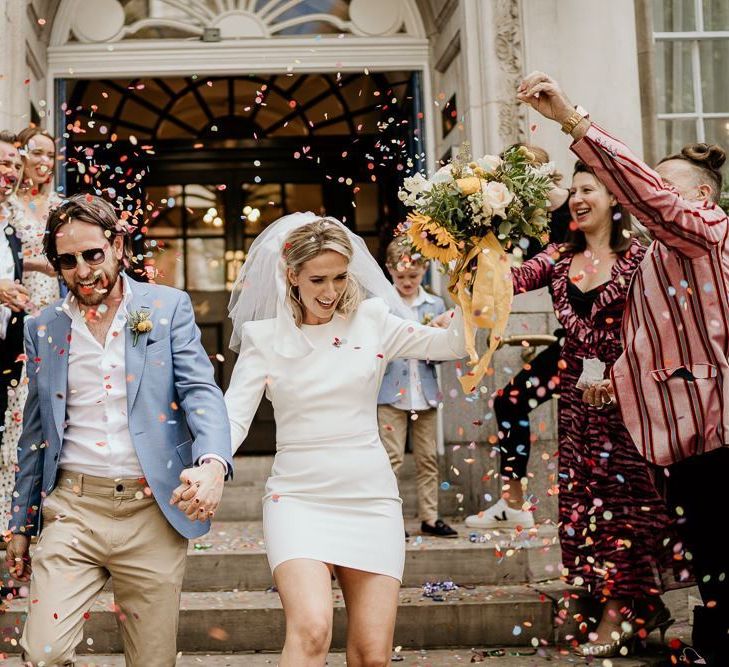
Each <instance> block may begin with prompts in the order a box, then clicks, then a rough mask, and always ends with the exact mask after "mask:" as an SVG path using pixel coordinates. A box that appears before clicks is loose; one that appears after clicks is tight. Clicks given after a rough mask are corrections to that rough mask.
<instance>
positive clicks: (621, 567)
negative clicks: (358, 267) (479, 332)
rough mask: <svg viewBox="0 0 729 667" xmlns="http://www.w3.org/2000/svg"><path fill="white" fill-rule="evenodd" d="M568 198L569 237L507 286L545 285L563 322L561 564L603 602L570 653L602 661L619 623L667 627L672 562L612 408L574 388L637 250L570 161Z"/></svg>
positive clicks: (617, 318) (641, 469)
mask: <svg viewBox="0 0 729 667" xmlns="http://www.w3.org/2000/svg"><path fill="white" fill-rule="evenodd" d="M569 206H570V211H571V214H572V219H573V223H572V225H571V229H572V231H571V236H570V238H569V239H568V242H567V243H565V244H560V245H558V244H552V245H549V246H548V247H547V248H546V249H545V250H544V251H543V252H541V253H540V254H538V255H537V256H536V257H534V258H533V259H530V260H529V261H527V262H524V264H522V266H521V267H519V268H514V269H513V282H514V289H515V292H517V293H519V292H529V291H531V290H535V289H539V288H541V287H545V286H548V287H549V288H550V291H551V293H552V299H553V303H554V309H555V314H556V316H557V319H558V320H559V322H560V324H561V325H562V327H564V329H565V330H566V336H565V342H564V347H563V348H562V352H561V359H560V363H559V368H560V371H559V388H560V399H559V416H558V424H559V426H558V429H559V524H560V542H561V546H562V563H563V568H564V570H563V572H564V573H565V574H566V578H567V580H568V581H569V582H570V583H572V584H575V585H579V586H583V587H585V588H587V590H588V591H589V592H590V593H591V595H592V596H594V598H595V599H596V600H597V601H599V602H601V603H602V605H603V607H602V608H603V612H602V617H601V618H600V621H599V623H598V625H597V628H596V629H595V630H594V632H591V633H590V635H589V641H586V642H585V643H582V644H580V645H579V646H578V647H576V650H577V652H578V653H579V654H581V655H585V656H588V655H596V656H603V657H608V656H610V655H618V654H619V652H620V651H621V649H622V648H623V646H624V645H626V644H627V643H628V642H629V636H628V635H630V634H631V633H632V628H631V630H630V631H626V624H625V623H626V621H627V622H628V623H631V624H633V627H636V621H637V622H638V623H644V624H645V625H644V626H643V627H644V631H648V632H649V631H650V630H652V629H656V628H659V629H661V630H662V631H663V630H665V628H666V627H668V625H669V624H670V623H671V619H670V614H669V612H668V610H667V609H666V608H665V607H664V606H663V604H662V602H661V600H660V598H659V597H658V596H659V595H660V593H662V592H663V591H662V587H661V577H660V573H661V571H662V570H664V569H665V568H666V567H669V566H670V556H671V555H670V550H669V549H667V548H666V547H665V546H664V540H666V538H667V535H668V527H669V524H670V519H669V516H668V512H667V510H666V508H665V506H664V503H663V501H662V500H661V498H660V496H659V494H658V492H657V491H656V489H655V486H654V483H653V479H652V477H651V473H650V470H649V468H648V465H647V464H646V462H645V460H644V459H643V458H642V457H641V456H640V454H639V453H638V450H637V448H636V447H635V445H634V444H633V442H632V440H631V438H630V435H629V434H628V432H627V431H626V429H625V427H624V426H623V424H622V421H621V417H620V413H619V411H618V410H617V409H616V407H615V405H609V406H607V407H605V408H604V409H602V410H598V409H596V408H593V407H590V406H587V405H586V404H585V403H583V402H582V392H583V390H582V389H578V387H577V384H578V380H579V378H580V376H581V374H582V372H583V359H598V360H599V361H601V362H602V363H603V364H604V365H605V366H604V374H605V375H604V376H607V373H609V369H610V367H611V366H612V364H613V363H614V362H615V360H616V359H617V358H618V357H619V356H620V353H621V352H622V348H621V344H620V327H621V322H622V316H623V309H624V305H625V298H626V295H627V292H628V286H629V284H630V280H631V277H632V275H633V273H634V272H635V270H636V269H637V267H638V265H639V264H640V262H641V260H642V259H643V256H644V254H645V248H644V247H643V246H642V244H641V243H640V242H639V241H638V240H637V239H636V238H633V237H632V235H631V234H630V219H629V217H628V216H627V214H623V211H622V210H621V207H620V206H619V205H618V203H617V201H616V200H615V198H614V197H613V196H612V195H611V194H610V193H609V192H608V191H607V189H606V188H605V186H604V185H603V184H602V183H601V182H600V181H599V180H598V179H597V178H596V177H595V175H594V174H593V173H592V171H591V170H590V169H589V168H588V167H586V166H585V165H584V164H582V163H580V162H578V163H577V165H576V167H575V174H574V177H573V183H572V188H571V190H570V202H569ZM588 366H589V364H588ZM663 554H665V556H663ZM639 619H640V620H639ZM583 639H584V637H583ZM623 650H625V649H623Z"/></svg>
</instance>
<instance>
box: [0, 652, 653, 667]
mask: <svg viewBox="0 0 729 667" xmlns="http://www.w3.org/2000/svg"><path fill="white" fill-rule="evenodd" d="M532 650H535V649H532ZM532 650H524V649H519V648H508V647H507V648H505V649H503V651H504V654H505V655H503V656H499V657H497V656H496V655H493V654H494V653H495V651H496V649H494V648H493V647H492V648H478V649H475V651H474V650H471V649H440V650H438V649H436V650H423V651H405V650H404V651H398V652H397V653H395V654H394V655H395V656H396V661H393V664H397V665H403V666H404V667H415V666H417V667H456V666H457V665H467V664H469V663H470V662H471V658H472V657H474V656H477V657H478V653H477V652H487V651H488V652H491V654H492V656H490V657H489V656H488V654H487V657H486V658H485V659H484V661H483V664H485V665H493V666H494V667H539V666H540V665H545V666H546V665H548V666H549V667H575V665H576V664H585V663H584V662H582V661H579V662H577V661H576V660H577V659H576V658H575V657H574V656H571V655H570V654H569V652H568V651H566V650H558V649H555V648H551V647H543V648H540V649H539V650H538V651H536V652H535V654H533V655H532ZM280 657H281V654H279V653H223V654H214V653H207V654H206V653H189V654H187V655H181V656H180V657H179V658H178V659H177V662H176V667H199V666H202V667H271V666H272V665H277V664H278V662H279V659H280ZM663 659H664V657H663V656H662V655H661V654H660V653H658V652H657V651H655V650H652V651H651V652H650V653H647V652H646V653H644V654H640V655H636V656H635V657H631V658H612V659H611V660H610V664H612V665H613V667H653V666H654V665H655V666H657V665H658V664H659V661H660V660H663ZM326 664H327V667H346V664H347V661H346V656H345V654H344V653H330V654H329V656H328V657H327V663H326ZM593 664H594V665H596V666H597V665H598V664H599V663H597V662H595V663H593ZM2 665H3V666H6V667H22V663H21V661H20V658H19V657H17V656H15V657H12V658H9V659H8V660H5V661H3V662H2ZM77 667H125V664H124V656H123V655H84V656H82V657H80V658H79V661H78V663H77Z"/></svg>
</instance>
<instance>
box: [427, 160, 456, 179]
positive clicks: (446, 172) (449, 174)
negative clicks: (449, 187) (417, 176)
mask: <svg viewBox="0 0 729 667" xmlns="http://www.w3.org/2000/svg"><path fill="white" fill-rule="evenodd" d="M430 182H431V183H452V182H453V171H452V165H450V164H447V165H446V166H445V167H441V168H440V169H438V171H436V172H435V173H434V174H433V175H432V176H431V177H430Z"/></svg>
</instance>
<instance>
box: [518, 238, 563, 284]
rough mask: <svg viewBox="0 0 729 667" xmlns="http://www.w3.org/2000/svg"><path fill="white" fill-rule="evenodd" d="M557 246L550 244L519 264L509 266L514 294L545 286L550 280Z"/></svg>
mask: <svg viewBox="0 0 729 667" xmlns="http://www.w3.org/2000/svg"><path fill="white" fill-rule="evenodd" d="M556 253H557V246H556V245H554V244H553V245H550V246H548V247H547V248H545V249H544V250H542V252H540V253H539V254H538V255H535V256H534V257H532V258H531V259H528V260H527V261H526V262H524V263H523V264H522V265H521V266H512V267H511V282H512V283H513V285H514V294H523V293H524V292H531V291H533V290H536V289H540V288H542V287H546V286H547V285H549V283H550V282H551V281H552V272H553V271H554V262H555V256H556Z"/></svg>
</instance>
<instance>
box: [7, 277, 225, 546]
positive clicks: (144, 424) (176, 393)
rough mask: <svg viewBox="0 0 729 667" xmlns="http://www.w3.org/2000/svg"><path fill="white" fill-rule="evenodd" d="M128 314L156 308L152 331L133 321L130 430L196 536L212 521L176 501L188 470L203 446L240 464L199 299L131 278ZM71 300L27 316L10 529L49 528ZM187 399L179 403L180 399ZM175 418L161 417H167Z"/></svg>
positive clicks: (179, 520)
mask: <svg viewBox="0 0 729 667" xmlns="http://www.w3.org/2000/svg"><path fill="white" fill-rule="evenodd" d="M128 284H129V285H130V289H131V291H132V299H131V302H130V303H129V306H128V310H129V312H134V311H137V310H141V309H147V310H149V311H150V314H151V320H152V323H153V327H152V331H150V332H149V333H148V334H140V336H139V340H138V342H137V345H136V346H133V345H132V342H133V334H132V332H131V331H129V328H128V327H125V328H124V334H125V339H126V351H125V363H126V369H125V371H126V376H127V382H128V384H127V410H128V414H129V432H130V435H131V438H132V442H133V444H134V449H135V450H136V452H137V457H138V458H139V463H140V464H141V467H142V471H143V472H144V476H145V478H146V480H147V483H148V484H149V487H150V488H151V489H152V493H153V495H154V498H155V500H156V501H157V504H158V505H159V507H160V509H161V510H162V512H163V514H164V515H165V517H166V518H167V520H168V521H169V522H170V524H172V526H173V527H174V528H175V529H176V530H177V532H178V533H180V534H181V535H182V536H183V537H187V538H195V537H199V536H200V535H204V534H205V533H207V532H208V530H209V529H210V524H209V522H206V523H201V522H199V521H195V522H193V521H190V520H189V519H188V518H187V517H186V516H185V514H184V513H183V512H181V511H180V510H179V509H178V508H177V507H176V506H174V507H173V506H172V505H170V496H171V495H172V490H173V489H174V488H175V487H176V486H178V485H179V483H180V480H179V478H180V473H181V472H182V470H183V469H185V468H189V467H190V466H192V465H193V464H194V463H195V462H197V461H198V459H199V458H200V456H202V455H203V454H217V455H218V456H220V457H221V458H223V459H224V460H225V461H227V462H228V466H229V467H228V470H229V473H231V472H232V470H233V461H232V456H231V451H230V426H229V423H228V414H227V412H226V409H225V403H224V402H223V394H222V392H221V391H220V389H219V388H218V386H217V385H216V384H215V379H214V377H213V367H212V364H211V363H210V360H209V359H208V356H207V354H206V353H205V350H204V349H203V347H202V344H201V343H200V330H199V329H198V328H197V326H196V325H195V317H194V314H193V310H192V303H191V302H190V297H189V296H188V295H187V294H186V293H185V292H181V291H180V290H176V289H172V288H171V287H163V286H159V285H148V284H146V283H139V282H135V281H134V280H129V281H128ZM62 303H63V302H62V301H57V302H56V303H55V304H52V305H50V306H48V307H46V308H44V309H43V310H42V311H41V313H40V315H38V316H37V317H30V318H27V319H26V324H25V350H26V354H27V355H28V361H27V369H28V381H29V384H28V400H27V402H26V404H25V413H24V416H23V434H22V435H21V437H20V440H19V441H18V468H19V470H18V473H17V474H16V476H15V491H14V495H13V512H12V517H11V519H10V530H11V531H12V532H14V533H17V532H22V533H26V534H31V535H33V534H36V533H38V532H39V531H40V516H41V512H40V507H41V504H42V503H43V498H44V497H45V496H47V495H48V494H50V493H51V491H53V489H54V488H55V486H56V477H57V475H58V460H59V458H60V453H61V448H62V446H63V431H64V421H65V419H66V391H67V386H68V339H69V336H70V334H71V318H70V317H69V316H68V315H67V314H66V313H65V312H64V311H63V310H62V309H61V307H60V306H61V304H62ZM173 405H176V406H178V407H177V408H176V409H175V408H173V407H171V406H173ZM160 415H165V416H166V417H167V418H166V419H165V420H164V421H161V420H160V418H159V416H160Z"/></svg>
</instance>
